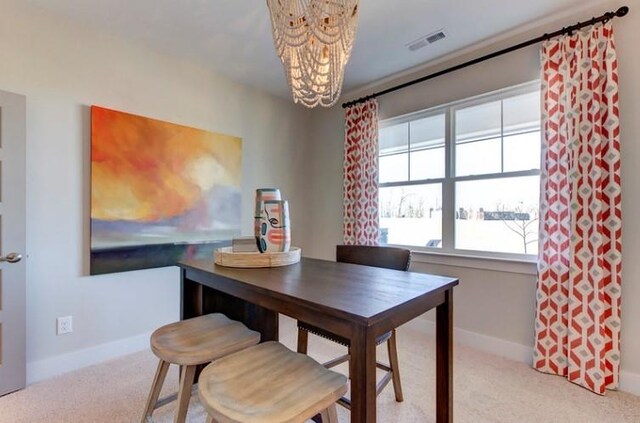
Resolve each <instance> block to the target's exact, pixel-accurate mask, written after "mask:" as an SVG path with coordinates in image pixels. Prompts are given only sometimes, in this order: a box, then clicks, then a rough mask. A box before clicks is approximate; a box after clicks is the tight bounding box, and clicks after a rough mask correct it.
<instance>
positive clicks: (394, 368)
mask: <svg viewBox="0 0 640 423" xmlns="http://www.w3.org/2000/svg"><path fill="white" fill-rule="evenodd" d="M387 350H388V351H389V367H391V377H392V381H393V391H394V392H395V394H396V401H398V402H402V401H404V396H403V395H402V385H401V384H400V366H399V364H398V345H397V344H396V330H395V329H394V330H393V331H392V332H391V338H389V339H388V340H387Z"/></svg>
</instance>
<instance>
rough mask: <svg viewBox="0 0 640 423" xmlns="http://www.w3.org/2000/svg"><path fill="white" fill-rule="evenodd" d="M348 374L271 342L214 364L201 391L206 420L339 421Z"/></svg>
mask: <svg viewBox="0 0 640 423" xmlns="http://www.w3.org/2000/svg"><path fill="white" fill-rule="evenodd" d="M345 392H347V378H346V377H345V376H344V375H342V374H340V373H336V372H334V371H331V370H328V369H326V368H325V367H323V366H322V365H321V364H320V363H318V362H316V361H315V360H314V359H312V358H311V357H308V356H306V355H303V354H296V353H295V352H293V351H291V350H290V349H288V348H287V347H285V346H284V345H282V344H280V343H278V342H274V341H270V342H265V343H262V344H259V345H256V346H253V347H250V348H247V349H245V350H242V351H240V352H237V353H235V354H231V355H228V356H226V357H224V358H222V359H220V360H217V361H214V362H213V363H211V364H209V365H208V366H207V367H205V369H204V370H203V371H202V373H201V374H200V379H199V381H198V393H199V395H200V403H201V404H202V406H203V407H204V408H205V410H206V411H207V415H208V416H207V423H213V422H215V423H303V422H306V421H308V420H309V419H311V418H312V417H314V416H315V415H317V414H320V415H321V417H322V423H338V416H337V412H336V401H337V400H338V399H339V398H341V397H342V395H344V394H345Z"/></svg>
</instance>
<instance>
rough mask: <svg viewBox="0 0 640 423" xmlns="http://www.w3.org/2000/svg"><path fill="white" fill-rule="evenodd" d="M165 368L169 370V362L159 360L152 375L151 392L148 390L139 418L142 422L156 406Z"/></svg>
mask: <svg viewBox="0 0 640 423" xmlns="http://www.w3.org/2000/svg"><path fill="white" fill-rule="evenodd" d="M167 370H169V363H168V362H166V361H164V360H160V362H159V363H158V368H157V369H156V374H155V376H154V377H153V383H152V384H151V392H149V397H148V398H147V405H146V406H145V408H144V414H143V415H142V420H141V422H142V423H146V422H147V418H148V417H151V415H152V414H153V410H154V409H155V408H156V403H157V402H158V397H159V396H160V391H161V390H162V384H163V383H164V379H165V377H166V376H167Z"/></svg>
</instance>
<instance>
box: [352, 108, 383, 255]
mask: <svg viewBox="0 0 640 423" xmlns="http://www.w3.org/2000/svg"><path fill="white" fill-rule="evenodd" d="M379 226H380V223H379V216H378V102H377V101H376V100H375V99H372V100H369V101H367V102H366V103H360V104H356V105H354V106H351V107H349V108H347V110H346V114H345V139H344V244H345V245H378V235H379V234H378V232H379Z"/></svg>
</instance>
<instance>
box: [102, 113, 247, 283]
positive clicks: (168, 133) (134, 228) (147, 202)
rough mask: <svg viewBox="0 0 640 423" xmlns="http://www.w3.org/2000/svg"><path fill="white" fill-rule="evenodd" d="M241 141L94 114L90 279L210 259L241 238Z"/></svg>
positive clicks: (120, 115) (159, 123)
mask: <svg viewBox="0 0 640 423" xmlns="http://www.w3.org/2000/svg"><path fill="white" fill-rule="evenodd" d="M241 156H242V140H241V139H240V138H238V137H233V136H229V135H222V134H216V133H212V132H208V131H204V130H200V129H195V128H190V127H186V126H181V125H176V124H172V123H168V122H163V121H159V120H155V119H150V118H146V117H142V116H136V115H132V114H129V113H123V112H118V111H115V110H109V109H105V108H102V107H97V106H93V107H92V108H91V270H90V273H91V274H100V273H110V272H116V271H124V270H133V269H141V268H149V267H160V266H168V265H173V264H175V262H176V261H178V260H180V259H182V258H185V257H196V256H203V257H204V256H206V257H208V258H211V254H212V252H213V249H214V248H215V247H216V246H218V245H221V244H225V243H226V241H228V240H230V239H231V238H232V237H234V236H236V235H239V234H240V214H241V213H240V211H241V207H240V197H241V193H240V178H241V160H242V157H241Z"/></svg>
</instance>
